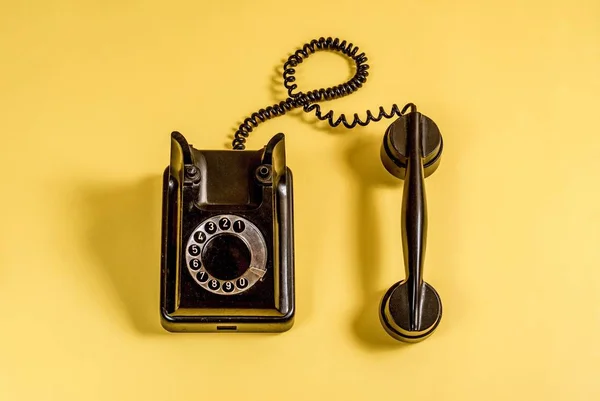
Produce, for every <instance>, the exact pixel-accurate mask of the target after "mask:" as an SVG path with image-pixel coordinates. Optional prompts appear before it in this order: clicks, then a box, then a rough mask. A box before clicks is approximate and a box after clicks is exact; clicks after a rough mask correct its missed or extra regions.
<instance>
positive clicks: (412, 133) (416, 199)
mask: <svg viewBox="0 0 600 401" xmlns="http://www.w3.org/2000/svg"><path fill="white" fill-rule="evenodd" d="M442 149H443V140H442V136H441V134H440V131H439V129H438V127H437V126H436V124H435V123H434V122H433V121H432V120H431V119H429V118H428V117H426V116H423V115H422V114H421V113H419V112H416V111H414V112H411V113H409V114H407V115H405V116H402V117H400V118H399V119H398V120H396V121H395V122H394V123H392V125H390V127H389V128H388V130H387V132H386V134H385V136H384V140H383V144H382V147H381V159H382V162H383V164H384V166H385V167H386V169H387V170H388V171H389V172H390V173H391V174H393V175H394V176H396V177H398V178H401V179H403V180H404V193H403V198H402V212H401V216H402V217H401V219H402V246H403V250H404V265H405V279H404V280H402V281H399V282H397V283H395V284H394V285H393V286H392V287H391V288H390V289H389V290H388V291H387V293H386V294H385V295H384V297H383V299H382V302H381V307H380V318H381V322H382V324H383V327H384V328H385V330H386V331H387V333H388V334H390V335H391V336H392V337H394V338H396V339H398V340H401V341H405V342H417V341H421V340H423V339H425V338H427V337H428V336H430V335H431V334H432V333H433V331H434V330H435V329H436V328H437V326H438V324H439V323H440V320H441V317H442V302H441V299H440V296H439V294H438V293H437V292H436V290H435V289H434V288H433V287H432V286H431V285H430V284H428V283H426V282H425V281H424V279H423V271H424V259H425V250H426V242H427V225H428V216H427V200H426V194H425V177H427V176H429V175H431V174H432V173H433V172H434V171H435V170H436V169H437V167H438V165H439V163H440V157H441V154H442Z"/></svg>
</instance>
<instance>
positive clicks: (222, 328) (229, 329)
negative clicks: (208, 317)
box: [217, 326, 237, 331]
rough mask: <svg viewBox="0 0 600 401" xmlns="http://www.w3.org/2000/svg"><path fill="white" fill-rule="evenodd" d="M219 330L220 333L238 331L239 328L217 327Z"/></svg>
mask: <svg viewBox="0 0 600 401" xmlns="http://www.w3.org/2000/svg"><path fill="white" fill-rule="evenodd" d="M217 330H219V331H236V330H237V326H217Z"/></svg>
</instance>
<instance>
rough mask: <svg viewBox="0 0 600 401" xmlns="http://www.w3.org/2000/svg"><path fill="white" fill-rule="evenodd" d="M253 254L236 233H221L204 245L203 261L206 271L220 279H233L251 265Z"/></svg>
mask: <svg viewBox="0 0 600 401" xmlns="http://www.w3.org/2000/svg"><path fill="white" fill-rule="evenodd" d="M251 260H252V254H251V253H250V249H248V246H247V245H246V243H245V242H244V241H243V240H242V239H241V238H239V237H238V236H236V235H232V234H219V235H216V236H214V237H212V238H211V239H210V240H209V241H208V242H207V243H206V245H205V246H204V249H203V252H202V263H203V265H204V268H205V269H206V271H207V272H208V273H209V274H210V275H211V276H213V277H215V278H217V279H219V280H233V279H235V278H237V277H239V276H241V275H242V274H244V272H245V271H246V270H248V268H249V267H250V262H251Z"/></svg>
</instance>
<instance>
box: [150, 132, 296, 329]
mask: <svg viewBox="0 0 600 401" xmlns="http://www.w3.org/2000/svg"><path fill="white" fill-rule="evenodd" d="M217 215H231V216H239V217H240V218H243V219H246V220H247V221H250V222H251V223H252V224H254V225H255V226H256V227H257V228H258V230H259V231H260V233H261V234H262V238H263V239H264V243H265V245H266V247H265V248H266V249H265V252H266V273H265V274H264V276H263V277H262V279H261V280H260V281H258V282H256V284H254V285H253V286H251V288H249V289H248V290H246V291H244V292H241V293H239V294H234V295H229V294H218V293H214V292H211V291H207V290H206V289H205V288H203V287H201V286H199V285H198V283H197V282H196V281H195V280H194V278H193V277H192V275H191V274H190V272H189V271H188V266H187V265H186V259H185V255H186V249H185V246H186V243H187V241H188V239H189V238H190V236H192V235H193V232H194V230H195V229H196V228H197V227H199V225H200V224H201V223H202V222H205V221H206V220H207V219H209V218H211V217H214V216H217ZM293 220H294V217H293V182H292V172H291V170H290V168H289V167H288V166H287V165H286V160H285V138H284V135H283V134H277V135H275V136H274V137H273V138H272V139H271V141H269V143H268V144H267V145H266V146H265V147H264V148H262V149H260V150H243V151H242V150H198V149H195V148H194V147H193V146H192V145H189V144H188V142H187V140H186V139H185V138H184V137H183V135H181V134H180V133H178V132H173V133H172V135H171V161H170V164H169V166H168V167H167V168H166V169H165V172H164V183H163V220H162V254H161V294H160V311H161V321H162V325H163V327H164V328H165V329H166V330H169V331H173V332H181V331H188V332H189V331H191V332H205V331H242V332H244V331H253V332H281V331H286V330H288V329H290V328H291V327H292V325H293V321H294V314H295V301H294V299H295V297H294V235H293ZM225 224H230V223H227V222H225ZM228 228H230V231H231V234H233V235H234V234H235V232H234V229H235V227H228ZM215 238H216V237H215ZM228 241H229V242H228ZM215 243H217V244H220V245H216V246H227V244H233V242H231V240H230V239H227V238H225V237H224V236H222V237H220V240H219V241H216V242H215ZM213 245H214V244H213ZM209 248H210V247H209V246H207V251H206V252H207V254H210V255H213V259H214V258H219V256H218V255H224V252H225V253H226V252H227V250H224V249H213V248H214V246H213V248H211V249H209ZM236 254H237V255H240V254H241V253H239V252H237V253H236ZM232 257H235V256H232ZM221 259H226V260H227V259H228V258H221ZM229 259H231V258H229ZM244 263H247V262H244V261H243V260H242V261H239V264H240V266H242V265H243V264H244ZM238 267H239V266H238ZM240 268H243V266H242V267H240ZM222 273H223V274H222V277H226V278H230V277H229V276H227V275H228V274H229V275H231V274H232V272H231V271H229V272H222Z"/></svg>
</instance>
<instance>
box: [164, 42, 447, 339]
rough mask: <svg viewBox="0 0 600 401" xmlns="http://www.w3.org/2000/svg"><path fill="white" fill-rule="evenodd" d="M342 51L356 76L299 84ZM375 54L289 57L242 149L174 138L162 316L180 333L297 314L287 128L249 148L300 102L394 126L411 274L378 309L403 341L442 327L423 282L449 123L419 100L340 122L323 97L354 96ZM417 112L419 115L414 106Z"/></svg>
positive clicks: (265, 324) (385, 151)
mask: <svg viewBox="0 0 600 401" xmlns="http://www.w3.org/2000/svg"><path fill="white" fill-rule="evenodd" d="M321 50H329V51H336V52H339V53H342V54H344V55H346V56H348V57H349V58H351V59H352V60H353V61H354V62H355V64H356V72H355V74H354V76H353V77H352V78H351V79H349V80H348V81H347V82H345V83H342V84H340V85H337V86H333V87H328V88H321V89H317V90H312V91H309V92H301V91H297V88H298V87H297V85H296V84H295V76H294V74H295V72H296V70H295V68H296V67H297V66H298V65H299V64H301V63H302V62H303V61H304V59H306V58H307V57H309V56H310V54H313V53H315V52H316V51H321ZM366 62H367V57H366V55H365V53H362V52H361V53H359V49H358V47H356V46H355V45H354V44H352V43H348V42H346V41H345V40H344V41H340V39H337V38H335V39H333V38H331V37H329V38H323V37H322V38H319V39H318V40H317V39H314V40H312V41H311V42H309V43H306V44H305V45H304V46H302V47H301V48H299V49H297V50H296V51H295V52H294V53H293V54H292V55H291V56H290V57H289V58H288V60H287V61H286V62H285V64H284V65H283V84H284V86H285V88H286V89H287V93H288V97H287V98H286V99H285V100H283V101H281V102H279V103H276V104H274V105H272V106H269V107H267V108H265V109H260V110H258V111H257V112H255V113H253V114H252V115H250V116H249V117H248V118H246V119H245V120H244V121H243V122H242V124H240V126H239V127H238V129H237V130H236V132H235V134H234V139H233V141H232V148H233V149H232V150H224V151H217V150H200V149H196V148H195V147H194V146H192V145H189V144H188V142H187V140H186V139H185V138H184V137H183V135H181V134H180V133H179V132H173V134H172V147H171V163H170V165H169V166H168V167H167V168H166V170H165V173H164V187H163V234H162V244H163V245H162V269H161V271H162V275H161V316H162V323H163V327H165V329H167V330H170V331H263V332H265V331H275V332H276V331H285V330H289V329H290V328H291V327H292V325H293V321H294V315H295V306H294V305H295V283H294V269H295V266H294V234H293V220H294V217H293V195H292V193H293V184H292V174H291V169H290V168H289V167H288V166H287V165H286V162H285V145H284V135H283V134H282V133H279V134H277V135H275V136H274V137H273V138H272V139H271V141H270V142H269V143H268V144H267V145H265V146H264V147H263V148H262V149H260V150H257V151H248V150H246V145H245V143H246V140H247V138H248V136H249V134H250V133H251V132H252V130H253V129H254V128H255V127H256V126H257V125H258V124H260V123H261V122H264V121H266V120H268V119H271V118H274V117H277V116H281V115H284V114H285V113H287V112H289V111H290V110H292V109H295V108H298V107H302V109H303V110H304V111H305V112H307V113H310V112H314V115H315V117H316V118H317V119H319V120H321V121H327V122H328V123H329V124H330V125H331V126H332V127H337V126H338V125H340V124H342V125H343V126H344V127H346V128H354V127H356V126H357V125H359V126H365V125H367V124H369V123H370V122H377V121H380V120H381V119H383V118H386V119H390V118H393V117H396V120H395V121H394V122H393V123H392V124H391V125H390V126H389V128H388V129H387V131H386V133H385V135H384V139H383V143H382V146H381V154H380V157H381V160H382V162H383V164H384V166H385V168H386V169H387V170H388V171H389V172H390V173H391V174H392V175H394V176H396V177H398V178H400V179H403V180H404V193H403V201H402V212H401V216H399V219H400V220H401V224H402V243H403V250H404V261H405V267H406V277H405V279H404V280H402V281H399V282H397V283H396V284H394V285H393V286H392V287H391V288H390V289H389V291H388V292H387V293H386V294H385V296H384V297H383V299H382V301H381V305H380V311H379V314H380V320H381V322H382V325H383V327H384V329H385V331H386V332H387V333H388V334H389V335H391V336H392V337H393V338H395V339H398V340H401V341H407V342H416V341H420V340H423V339H425V338H427V337H428V336H430V335H431V334H432V333H433V331H434V330H435V328H436V327H437V326H438V324H439V322H440V319H441V314H442V304H441V300H440V297H439V295H438V293H437V292H436V291H435V290H434V289H433V287H432V286H431V285H430V284H428V283H426V282H425V281H424V279H423V259H424V255H425V241H426V234H427V210H426V199H425V186H424V178H425V177H426V176H428V175H430V174H431V173H433V172H434V171H435V169H436V168H437V166H438V165H439V162H440V156H441V153H442V148H443V143H442V137H441V134H440V131H439V129H438V128H437V126H436V125H435V123H434V122H433V121H432V120H431V119H430V118H428V117H426V116H424V115H423V114H421V113H419V112H418V111H417V108H416V106H415V105H414V104H412V103H409V104H406V105H405V106H404V107H403V108H402V109H400V108H399V107H398V106H397V105H395V104H394V105H392V107H391V109H390V111H389V112H386V111H385V109H384V108H383V107H380V108H379V110H378V112H377V113H375V114H373V113H372V112H371V111H370V110H368V111H367V112H366V118H365V119H364V120H362V119H360V118H359V116H358V114H354V116H353V117H352V118H350V119H349V118H347V117H346V116H345V115H344V114H340V116H339V117H338V118H337V119H335V118H334V113H333V111H329V112H327V113H325V114H323V113H322V112H321V107H320V105H318V104H317V102H319V101H323V100H332V99H336V98H340V97H343V96H347V95H349V94H351V93H353V92H355V91H356V90H358V89H360V88H361V87H362V85H363V84H364V83H365V82H366V80H367V76H368V74H369V73H368V69H369V65H368V64H367V63H366ZM409 110H410V112H409Z"/></svg>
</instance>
